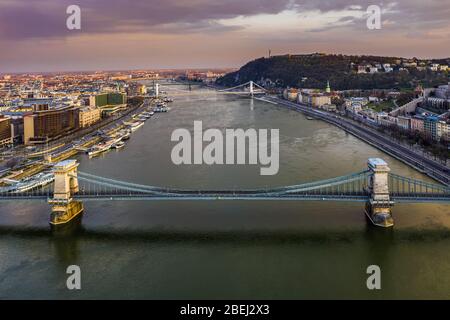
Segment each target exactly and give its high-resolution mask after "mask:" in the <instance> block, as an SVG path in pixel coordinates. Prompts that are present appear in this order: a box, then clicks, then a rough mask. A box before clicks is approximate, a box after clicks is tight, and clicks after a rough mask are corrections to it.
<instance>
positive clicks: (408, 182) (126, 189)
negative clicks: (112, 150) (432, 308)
mask: <svg viewBox="0 0 450 320" xmlns="http://www.w3.org/2000/svg"><path fill="white" fill-rule="evenodd" d="M53 172H54V182H53V188H34V189H31V190H27V191H20V190H15V189H7V188H3V189H1V188H0V201H7V200H16V201H17V200H44V201H48V203H49V204H50V205H52V214H51V219H50V222H51V223H52V224H64V223H67V222H68V221H70V220H71V219H72V218H73V217H75V216H76V215H78V214H79V213H81V212H82V211H83V202H84V201H114V200H116V201H157V200H160V201H161V200H168V201H175V200H184V201H194V200H207V201H215V200H243V201H244V200H254V201H267V200H273V201H282V200H291V201H302V200H303V201H349V202H365V209H364V211H365V213H366V215H367V217H368V218H369V220H370V221H371V222H372V223H373V224H375V225H377V226H383V227H390V226H392V225H393V224H394V222H393V218H392V214H391V207H392V206H393V205H394V203H402V202H440V203H445V204H450V188H449V187H447V186H443V185H439V184H434V183H428V182H423V181H419V180H415V179H411V178H407V177H402V176H399V175H396V174H394V173H392V172H390V168H389V167H388V165H387V163H386V162H385V161H384V160H382V159H378V158H372V159H369V160H368V168H367V169H365V170H362V171H360V172H356V173H352V174H349V175H345V176H339V177H335V178H331V179H325V180H320V181H314V182H307V183H302V184H297V185H290V186H280V187H272V188H255V189H239V190H188V189H179V188H168V187H160V186H151V185H144V184H137V183H132V182H126V181H120V180H116V179H111V178H109V177H100V176H97V175H94V174H91V173H85V172H81V171H78V163H77V162H76V161H75V160H66V161H63V162H60V163H58V164H56V165H55V166H54V170H53Z"/></svg>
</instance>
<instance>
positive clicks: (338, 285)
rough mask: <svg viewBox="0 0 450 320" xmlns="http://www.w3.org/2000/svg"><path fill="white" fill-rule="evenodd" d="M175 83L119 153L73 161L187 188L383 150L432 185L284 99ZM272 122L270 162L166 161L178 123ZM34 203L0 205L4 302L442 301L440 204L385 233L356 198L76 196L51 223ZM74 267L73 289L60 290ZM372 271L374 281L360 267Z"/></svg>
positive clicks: (448, 276) (263, 182) (403, 218)
mask: <svg viewBox="0 0 450 320" xmlns="http://www.w3.org/2000/svg"><path fill="white" fill-rule="evenodd" d="M185 89H186V88H184V87H183V86H177V87H175V86H174V87H172V89H169V90H168V91H170V93H172V94H173V96H174V98H175V102H174V103H173V104H172V105H171V108H172V109H171V111H170V112H169V113H167V114H156V115H155V116H154V117H153V118H152V119H151V120H148V121H147V122H146V124H145V125H144V126H143V127H142V128H141V129H139V130H138V131H136V132H135V133H134V134H133V135H132V138H131V140H130V141H128V142H127V145H126V146H125V148H124V149H123V150H120V151H111V152H109V153H107V154H105V155H103V156H101V157H98V158H94V159H88V158H87V157H86V156H85V155H80V156H79V157H78V160H79V161H80V163H81V164H80V170H82V171H84V172H88V173H93V174H96V175H99V176H108V177H111V178H113V179H119V180H125V181H130V182H136V183H142V184H148V185H155V186H171V187H180V188H190V189H208V188H209V189H230V188H236V189H238V188H253V187H261V186H282V185H292V184H299V183H302V182H307V181H315V180H320V179H327V178H331V177H336V176H340V175H345V174H349V173H353V172H357V171H361V170H363V169H365V167H366V162H367V159H368V158H369V157H382V158H383V159H385V160H386V161H387V162H388V163H389V165H390V167H391V169H392V171H393V172H395V173H397V174H400V175H403V176H408V177H414V178H419V179H422V180H425V181H430V180H429V179H428V178H427V177H425V176H424V175H422V174H420V173H419V172H417V171H415V170H413V169H411V168H409V167H407V166H406V165H404V164H403V163H401V162H399V161H397V160H395V159H393V158H392V157H390V156H388V155H385V154H383V153H382V152H381V151H379V150H377V149H375V148H373V147H371V146H369V145H367V144H365V143H364V142H362V141H360V140H358V139H356V138H355V137H353V136H351V135H348V134H346V133H345V132H343V131H342V130H340V129H338V128H335V127H333V126H331V125H328V124H326V123H324V122H321V121H317V120H313V121H311V120H307V119H306V118H305V116H304V115H302V114H300V113H296V112H294V111H290V110H286V109H283V108H281V107H278V106H275V105H272V104H268V103H264V102H260V101H257V100H250V99H248V98H238V97H235V96H231V95H220V94H214V93H211V92H205V91H203V90H200V89H198V88H194V91H193V94H190V95H178V94H182V91H181V90H185ZM194 120H202V121H203V127H204V128H203V129H204V130H206V129H208V128H218V129H221V130H224V129H225V128H243V129H247V128H257V129H258V128H277V129H280V169H279V172H278V174H277V175H274V176H261V175H260V174H259V168H260V167H259V165H239V166H238V165H236V166H230V165H229V166H220V165H215V166H207V165H182V166H176V165H174V164H172V161H171V157H170V154H171V150H172V147H173V146H174V145H175V143H174V142H171V141H170V136H171V133H172V131H173V130H174V129H176V128H186V129H189V130H190V131H192V130H193V122H194ZM49 211H50V208H49V206H48V205H47V204H46V203H44V202H42V203H40V202H25V201H22V202H14V203H1V204H0V212H1V214H0V239H1V240H0V298H32V299H37V298H39V299H41V298H50V299H77V298H87V299H92V298H106V299H116V298H125V299H132V298H137V299H145V298H148V299H197V298H199V299H304V298H326V299H334V298H345V299H346V298H350V299H358V298H368V299H379V298H395V299H400V298H427V299H428V298H438V299H442V298H450V272H449V271H450V253H449V252H450V250H449V249H450V229H449V228H450V208H449V206H445V205H442V204H411V205H405V204H403V205H396V206H395V207H394V208H393V214H394V218H395V222H396V225H395V227H394V228H393V229H392V230H384V229H378V228H373V227H371V226H368V225H367V222H366V219H365V216H364V213H363V204H362V203H345V202H290V201H267V202H245V201H235V202H233V201H198V202H189V201H183V202H169V201H168V202H142V201H141V202H139V201H136V202H133V201H129V202H127V201H123V202H120V201H104V202H100V201H99V202H87V203H85V213H84V215H83V218H82V222H81V225H80V226H79V227H78V229H76V230H74V231H73V232H72V233H70V234H68V235H55V234H52V233H51V232H50V229H49V225H48V219H49ZM69 265H78V266H80V268H81V273H82V278H81V279H82V289H81V290H78V291H70V290H68V289H66V278H67V276H68V275H67V274H66V268H67V266H69ZM369 265H378V266H380V268H381V283H382V288H381V290H375V291H370V290H368V289H367V287H366V279H367V277H368V275H367V274H366V268H367V267H368V266H369Z"/></svg>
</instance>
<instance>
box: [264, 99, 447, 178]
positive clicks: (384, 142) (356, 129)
mask: <svg viewBox="0 0 450 320" xmlns="http://www.w3.org/2000/svg"><path fill="white" fill-rule="evenodd" d="M263 100H267V101H270V102H273V103H276V104H279V105H282V106H285V107H288V108H290V109H294V110H296V111H300V112H303V113H305V114H308V115H311V116H313V117H315V118H318V119H321V120H324V121H326V122H329V123H331V124H334V125H336V126H338V127H340V128H341V129H343V130H345V131H346V132H348V133H350V134H352V135H354V136H356V137H358V138H360V139H362V140H364V141H366V142H367V143H369V144H371V145H373V146H374V147H377V148H378V149H380V150H382V151H384V152H386V153H388V154H390V155H391V156H393V157H395V158H397V159H399V160H401V161H403V162H404V163H406V164H408V165H410V166H412V167H414V168H416V169H417V170H419V171H421V172H423V173H425V174H427V175H428V176H429V177H431V178H433V179H435V180H437V181H439V182H441V183H443V184H445V185H447V186H448V185H450V173H449V171H450V169H449V167H447V166H444V165H442V164H440V163H438V162H436V161H433V160H431V159H428V158H426V157H424V156H423V155H421V154H419V153H417V152H414V151H413V150H411V149H408V148H406V147H405V146H402V145H401V144H399V143H396V142H394V141H392V140H390V139H388V138H387V137H385V136H384V135H383V134H381V133H379V132H378V131H376V130H374V129H370V128H368V127H366V126H364V125H361V124H359V123H357V122H354V121H351V120H349V119H346V118H344V117H341V116H339V115H334V114H330V113H327V112H324V111H320V110H316V109H312V108H310V107H308V106H306V105H302V104H298V103H294V102H291V101H287V100H283V99H280V98H277V97H273V96H265V97H264V99H263Z"/></svg>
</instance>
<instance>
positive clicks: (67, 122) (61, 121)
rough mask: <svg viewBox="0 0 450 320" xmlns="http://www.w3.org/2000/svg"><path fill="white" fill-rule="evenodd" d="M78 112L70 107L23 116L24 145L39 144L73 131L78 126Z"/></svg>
mask: <svg viewBox="0 0 450 320" xmlns="http://www.w3.org/2000/svg"><path fill="white" fill-rule="evenodd" d="M78 116H79V110H78V109H76V108H72V107H65V108H60V109H52V110H44V111H35V112H33V113H32V114H28V115H25V116H24V118H23V123H24V143H25V144H26V145H29V144H40V143H46V142H48V141H49V140H50V139H53V138H56V137H58V136H61V135H63V134H65V133H67V132H70V131H73V130H75V129H77V128H78V126H79V119H78Z"/></svg>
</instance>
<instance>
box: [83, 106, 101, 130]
mask: <svg viewBox="0 0 450 320" xmlns="http://www.w3.org/2000/svg"><path fill="white" fill-rule="evenodd" d="M101 114H102V111H101V110H100V109H99V108H95V107H85V108H81V109H80V111H79V127H80V128H86V127H89V126H91V125H93V124H94V123H96V122H98V121H100V119H101Z"/></svg>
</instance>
